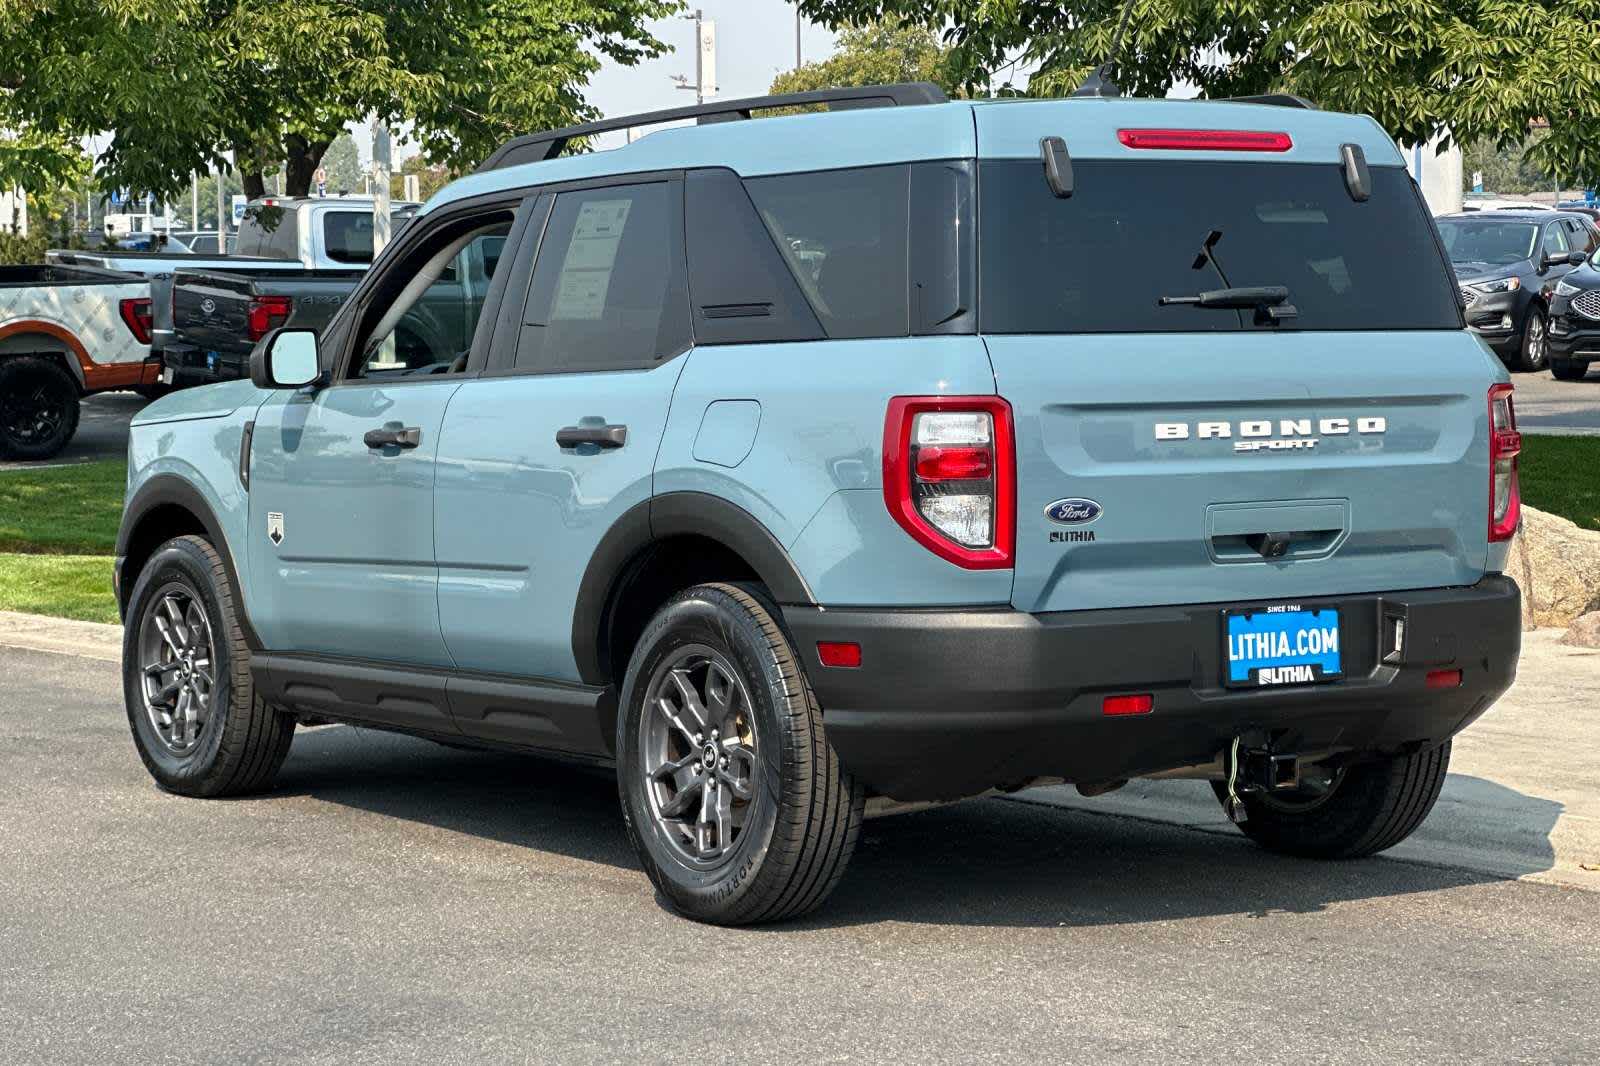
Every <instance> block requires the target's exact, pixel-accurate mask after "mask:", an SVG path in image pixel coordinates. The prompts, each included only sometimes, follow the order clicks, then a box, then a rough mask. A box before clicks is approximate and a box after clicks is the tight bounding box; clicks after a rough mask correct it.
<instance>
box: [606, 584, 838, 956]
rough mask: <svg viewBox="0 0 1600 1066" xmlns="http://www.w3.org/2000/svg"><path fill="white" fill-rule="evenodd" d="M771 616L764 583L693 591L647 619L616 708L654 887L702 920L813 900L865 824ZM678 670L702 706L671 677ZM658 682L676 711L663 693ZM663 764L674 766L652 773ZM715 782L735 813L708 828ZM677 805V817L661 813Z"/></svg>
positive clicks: (759, 914) (773, 914)
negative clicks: (670, 711)
mask: <svg viewBox="0 0 1600 1066" xmlns="http://www.w3.org/2000/svg"><path fill="white" fill-rule="evenodd" d="M776 613H777V612H776V608H773V607H769V606H768V604H767V601H766V597H765V595H764V593H763V591H762V590H761V589H759V588H758V587H750V586H739V585H724V584H714V585H700V586H697V587H695V588H691V589H688V590H687V591H685V592H682V593H680V594H678V595H677V596H675V597H674V598H673V599H672V600H671V601H669V602H668V603H667V604H666V606H664V607H663V608H661V610H660V611H659V612H658V613H657V614H656V616H655V618H654V619H652V620H651V622H650V624H649V625H648V626H647V627H646V628H645V631H644V633H643V635H642V636H641V637H640V638H639V642H638V645H637V646H636V648H635V649H634V652H633V656H632V659H631V661H630V662H629V664H628V671H627V677H626V680H625V682H624V684H623V688H622V703H621V711H620V713H619V714H618V716H617V756H618V757H617V788H618V792H619V794H620V797H621V801H622V815H623V819H624V821H625V823H626V825H627V829H628V838H629V840H631V841H632V842H633V846H634V848H635V849H636V850H637V851H638V853H639V861H640V862H641V863H642V864H643V865H644V869H645V873H646V874H648V875H649V877H650V880H651V881H652V882H654V883H655V886H656V888H657V889H659V890H660V892H661V894H662V895H663V896H664V897H665V898H666V899H667V901H668V902H669V903H670V904H671V906H672V907H673V908H675V909H676V910H677V911H679V912H680V913H681V914H683V915H685V916H687V917H689V918H693V919H695V920H697V921H702V922H711V923H715V924H718V925H749V924H754V923H756V922H770V921H779V920H782V919H786V918H794V917H797V916H799V915H802V914H805V913H807V912H809V911H811V910H814V909H815V908H816V907H817V906H818V905H819V904H821V903H822V901H823V900H824V899H826V898H827V897H828V894H829V893H830V892H832V891H833V889H834V886H835V885H837V884H838V883H839V879H840V877H842V876H843V874H844V870H845V866H846V865H847V864H848V863H849V861H850V855H851V853H852V852H853V851H854V850H855V845H856V836H857V834H858V833H859V832H860V829H861V812H862V807H863V799H862V790H861V786H860V785H859V784H857V783H856V782H855V781H854V780H853V779H852V778H851V776H850V775H849V774H848V773H847V772H845V770H844V769H843V768H842V767H841V766H840V765H839V758H838V756H837V754H835V752H834V750H833V748H832V747H831V746H830V745H829V744H828V738H827V736H826V734H825V733H824V731H823V720H822V712H821V709H820V708H819V707H818V706H817V701H816V697H815V696H814V695H813V694H812V691H811V686H810V684H809V683H808V682H807V680H806V677H805V673H804V672H803V671H802V669H801V667H800V661H799V658H798V656H796V654H795V652H794V649H793V647H792V646H791V645H790V642H789V639H788V637H787V636H786V635H785V634H784V632H783V630H782V629H781V628H780V626H779V625H778V622H777V621H776ZM701 660H704V662H703V663H702V662H701ZM713 670H716V671H720V673H716V674H714V673H713ZM680 671H681V675H682V676H681V678H680V680H683V681H685V683H687V684H689V685H691V686H693V687H694V690H695V692H696V700H697V701H698V702H697V703H695V704H691V703H690V702H689V701H688V700H687V699H686V697H685V695H684V693H683V690H682V688H681V687H679V685H678V683H677V682H676V681H674V680H673V675H674V674H675V673H678V672H680ZM724 674H725V675H726V676H723V675H724ZM718 692H720V693H721V694H722V696H723V697H724V700H725V702H719V701H718V699H717V693H718ZM663 693H668V694H669V695H667V700H668V701H669V702H671V703H672V704H673V705H674V716H673V718H668V716H667V715H666V714H665V713H664V712H663V710H662V705H661V703H660V702H659V701H658V700H657V698H656V697H657V696H660V695H661V694H663ZM647 702H648V703H649V705H650V706H649V714H648V717H647V706H646V704H647ZM696 706H698V708H699V710H698V711H696V710H695V709H694V708H695V707H696ZM719 706H720V710H719V709H718V708H719ZM707 708H710V711H709V712H707V711H706V709H707ZM697 716H698V717H697ZM717 720H720V721H721V723H722V725H721V726H720V727H716V726H715V724H714V723H715V722H716V721H717ZM708 728H719V732H718V733H711V734H708V733H706V732H705V729H708ZM721 730H726V731H727V733H728V735H727V736H726V737H722V736H720V732H721ZM695 733H698V734H699V735H700V737H701V741H700V743H696V742H695V739H694V736H693V735H692V734H695ZM718 752H722V753H723V754H722V759H721V763H720V765H719V764H718V763H717V761H716V753H718ZM706 759H710V760H711V761H710V762H707V761H705V760H706ZM667 763H671V764H672V765H673V766H674V767H675V768H676V769H674V770H673V771H672V772H670V773H667V774H664V775H658V776H654V777H647V775H646V770H647V769H648V768H650V767H651V766H656V767H660V768H662V769H665V768H666V764H667ZM723 767H727V769H726V770H724V769H723ZM708 769H709V771H710V772H709V773H707V770H708ZM691 771H692V773H691ZM702 775H704V777H705V780H704V781H701V780H699V779H700V778H701V776H702ZM712 780H714V781H715V782H716V784H714V785H708V784H707V783H706V782H707V781H712ZM741 782H742V784H743V787H744V788H745V791H746V793H747V796H748V798H747V799H744V800H741V797H740V796H739V790H738V787H737V786H739V785H740V783H741ZM697 786H698V791H697V790H696V789H697ZM708 792H709V794H710V795H711V796H712V797H715V798H714V799H712V800H710V801H709V802H710V803H715V804H718V806H717V810H718V811H722V810H723V808H722V807H721V805H720V803H719V801H721V800H722V799H723V798H724V797H726V798H727V802H728V808H727V811H726V814H727V816H726V818H724V819H720V820H719V819H716V818H715V817H714V816H713V817H712V818H711V819H710V820H709V821H707V822H706V823H705V825H704V828H703V829H702V827H701V826H700V824H698V823H699V822H700V819H701V814H702V813H703V812H705V811H706V809H707V806H706V804H707V802H708V801H707V794H708ZM686 797H687V800H686ZM683 802H687V808H686V810H685V811H684V812H683V814H682V816H681V817H680V818H678V819H677V820H674V819H672V818H670V817H668V816H667V815H666V812H667V811H669V810H671V809H672V808H673V807H675V806H677V805H679V804H680V803H683ZM741 802H742V803H743V806H742V807H741V806H740V804H741ZM697 804H698V805H699V806H698V807H696V805H697ZM741 816H742V822H740V821H739V819H740V818H741ZM691 833H692V834H693V837H692V839H691ZM724 833H726V836H724Z"/></svg>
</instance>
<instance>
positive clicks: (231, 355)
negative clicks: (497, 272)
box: [164, 238, 505, 386]
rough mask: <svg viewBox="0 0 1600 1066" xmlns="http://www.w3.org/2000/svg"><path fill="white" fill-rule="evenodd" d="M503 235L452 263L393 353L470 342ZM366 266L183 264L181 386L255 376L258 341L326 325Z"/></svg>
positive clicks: (177, 371)
mask: <svg viewBox="0 0 1600 1066" xmlns="http://www.w3.org/2000/svg"><path fill="white" fill-rule="evenodd" d="M504 244H505V240H504V238H492V239H489V240H484V241H478V242H475V243H474V244H472V245H469V246H468V247H467V248H466V249H465V250H464V251H462V252H461V253H460V254H459V255H457V256H456V258H455V259H454V260H453V261H452V262H451V263H450V264H449V265H448V266H446V267H445V268H444V269H443V270H442V271H441V272H440V274H439V276H438V278H437V279H435V281H434V283H433V284H432V285H431V286H430V287H429V288H428V290H427V292H425V293H424V294H423V296H422V298H421V299H420V300H419V301H418V303H417V306H416V308H415V309H414V310H413V312H412V313H411V314H410V315H408V316H407V317H406V320H405V322H404V323H402V324H401V326H400V327H399V328H398V329H396V331H395V335H394V340H395V345H396V348H397V351H396V352H395V353H394V358H396V359H397V360H398V361H399V362H402V363H408V362H409V353H410V351H411V350H412V349H415V350H416V351H418V352H437V351H441V350H445V349H447V348H459V349H465V348H466V347H467V346H468V344H469V343H470V341H471V336H470V333H469V332H468V325H469V323H470V322H471V321H472V319H471V315H470V314H469V311H470V310H471V309H472V308H475V307H477V306H478V305H479V304H481V302H482V300H483V292H484V290H486V289H487V288H488V286H489V281H490V279H491V278H493V276H494V268H495V265H496V264H497V263H498V262H499V259H500V251H501V248H502V247H503V246H504ZM365 273H366V272H365V271H364V270H344V271H332V270H295V271H283V270H276V271H272V272H267V273H261V274H251V273H249V272H241V273H228V274H217V273H210V272H207V271H204V270H180V271H178V272H177V274H176V276H175V277H174V280H173V284H172V324H173V334H174V339H173V340H172V341H171V342H169V343H168V344H167V346H166V348H165V350H164V358H165V361H166V374H167V378H166V380H168V381H169V382H171V383H172V384H175V385H180V386H181V385H198V384H204V383H206V382H211V381H228V380H231V379H234V378H242V377H249V376H250V352H251V350H252V349H254V348H255V345H256V342H257V341H258V340H260V339H261V338H262V337H264V336H266V335H267V334H268V333H269V332H271V331H272V330H274V329H277V328H278V327H280V326H299V327H304V328H307V329H314V330H320V329H321V328H322V327H323V326H325V325H326V324H327V323H328V320H329V319H331V318H332V317H333V314H334V312H335V311H337V310H338V309H339V305H340V304H342V303H343V302H344V300H345V298H346V297H348V296H349V295H350V293H351V292H353V291H354V290H355V287H356V286H357V285H359V284H360V283H361V279H362V277H364V276H365Z"/></svg>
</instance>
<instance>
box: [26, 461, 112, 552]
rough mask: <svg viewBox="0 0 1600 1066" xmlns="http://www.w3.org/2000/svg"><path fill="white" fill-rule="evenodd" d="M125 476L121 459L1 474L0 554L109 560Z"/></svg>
mask: <svg viewBox="0 0 1600 1066" xmlns="http://www.w3.org/2000/svg"><path fill="white" fill-rule="evenodd" d="M127 471H128V464H127V463H126V462H124V461H123V460H121V459H108V460H105V461H104V462H99V463H82V464H80V465H78V466H56V467H48V468H46V469H43V470H3V471H0V552H27V553H29V554H32V555H110V554H111V553H112V552H113V551H114V550H115V549H116V543H117V524H118V523H119V522H121V521H122V491H123V488H124V487H125V486H126V483H127V477H128V475H127Z"/></svg>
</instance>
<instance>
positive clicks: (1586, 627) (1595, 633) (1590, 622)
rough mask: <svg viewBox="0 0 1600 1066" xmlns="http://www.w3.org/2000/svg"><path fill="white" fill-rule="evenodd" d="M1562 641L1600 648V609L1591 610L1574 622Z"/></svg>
mask: <svg viewBox="0 0 1600 1066" xmlns="http://www.w3.org/2000/svg"><path fill="white" fill-rule="evenodd" d="M1561 643H1563V644H1571V645H1573V646H1574V647H1578V648H1600V611H1590V612H1589V613H1588V614H1586V615H1584V616H1583V617H1582V618H1580V619H1578V620H1577V621H1576V622H1574V623H1572V626H1571V628H1569V629H1568V630H1567V631H1566V633H1565V634H1563V635H1562V637H1561Z"/></svg>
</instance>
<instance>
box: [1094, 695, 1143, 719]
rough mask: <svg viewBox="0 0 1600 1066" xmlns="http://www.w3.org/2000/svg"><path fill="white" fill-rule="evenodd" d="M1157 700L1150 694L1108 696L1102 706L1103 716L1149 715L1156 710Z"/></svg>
mask: <svg viewBox="0 0 1600 1066" xmlns="http://www.w3.org/2000/svg"><path fill="white" fill-rule="evenodd" d="M1155 706H1156V698H1155V697H1154V696H1152V695H1150V694H1149V693H1148V692H1141V693H1139V694H1138V695H1133V696H1107V697H1106V698H1105V702H1103V703H1101V704H1100V710H1101V713H1103V714H1108V715H1116V714H1149V713H1150V712H1151V711H1153V710H1155Z"/></svg>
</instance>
